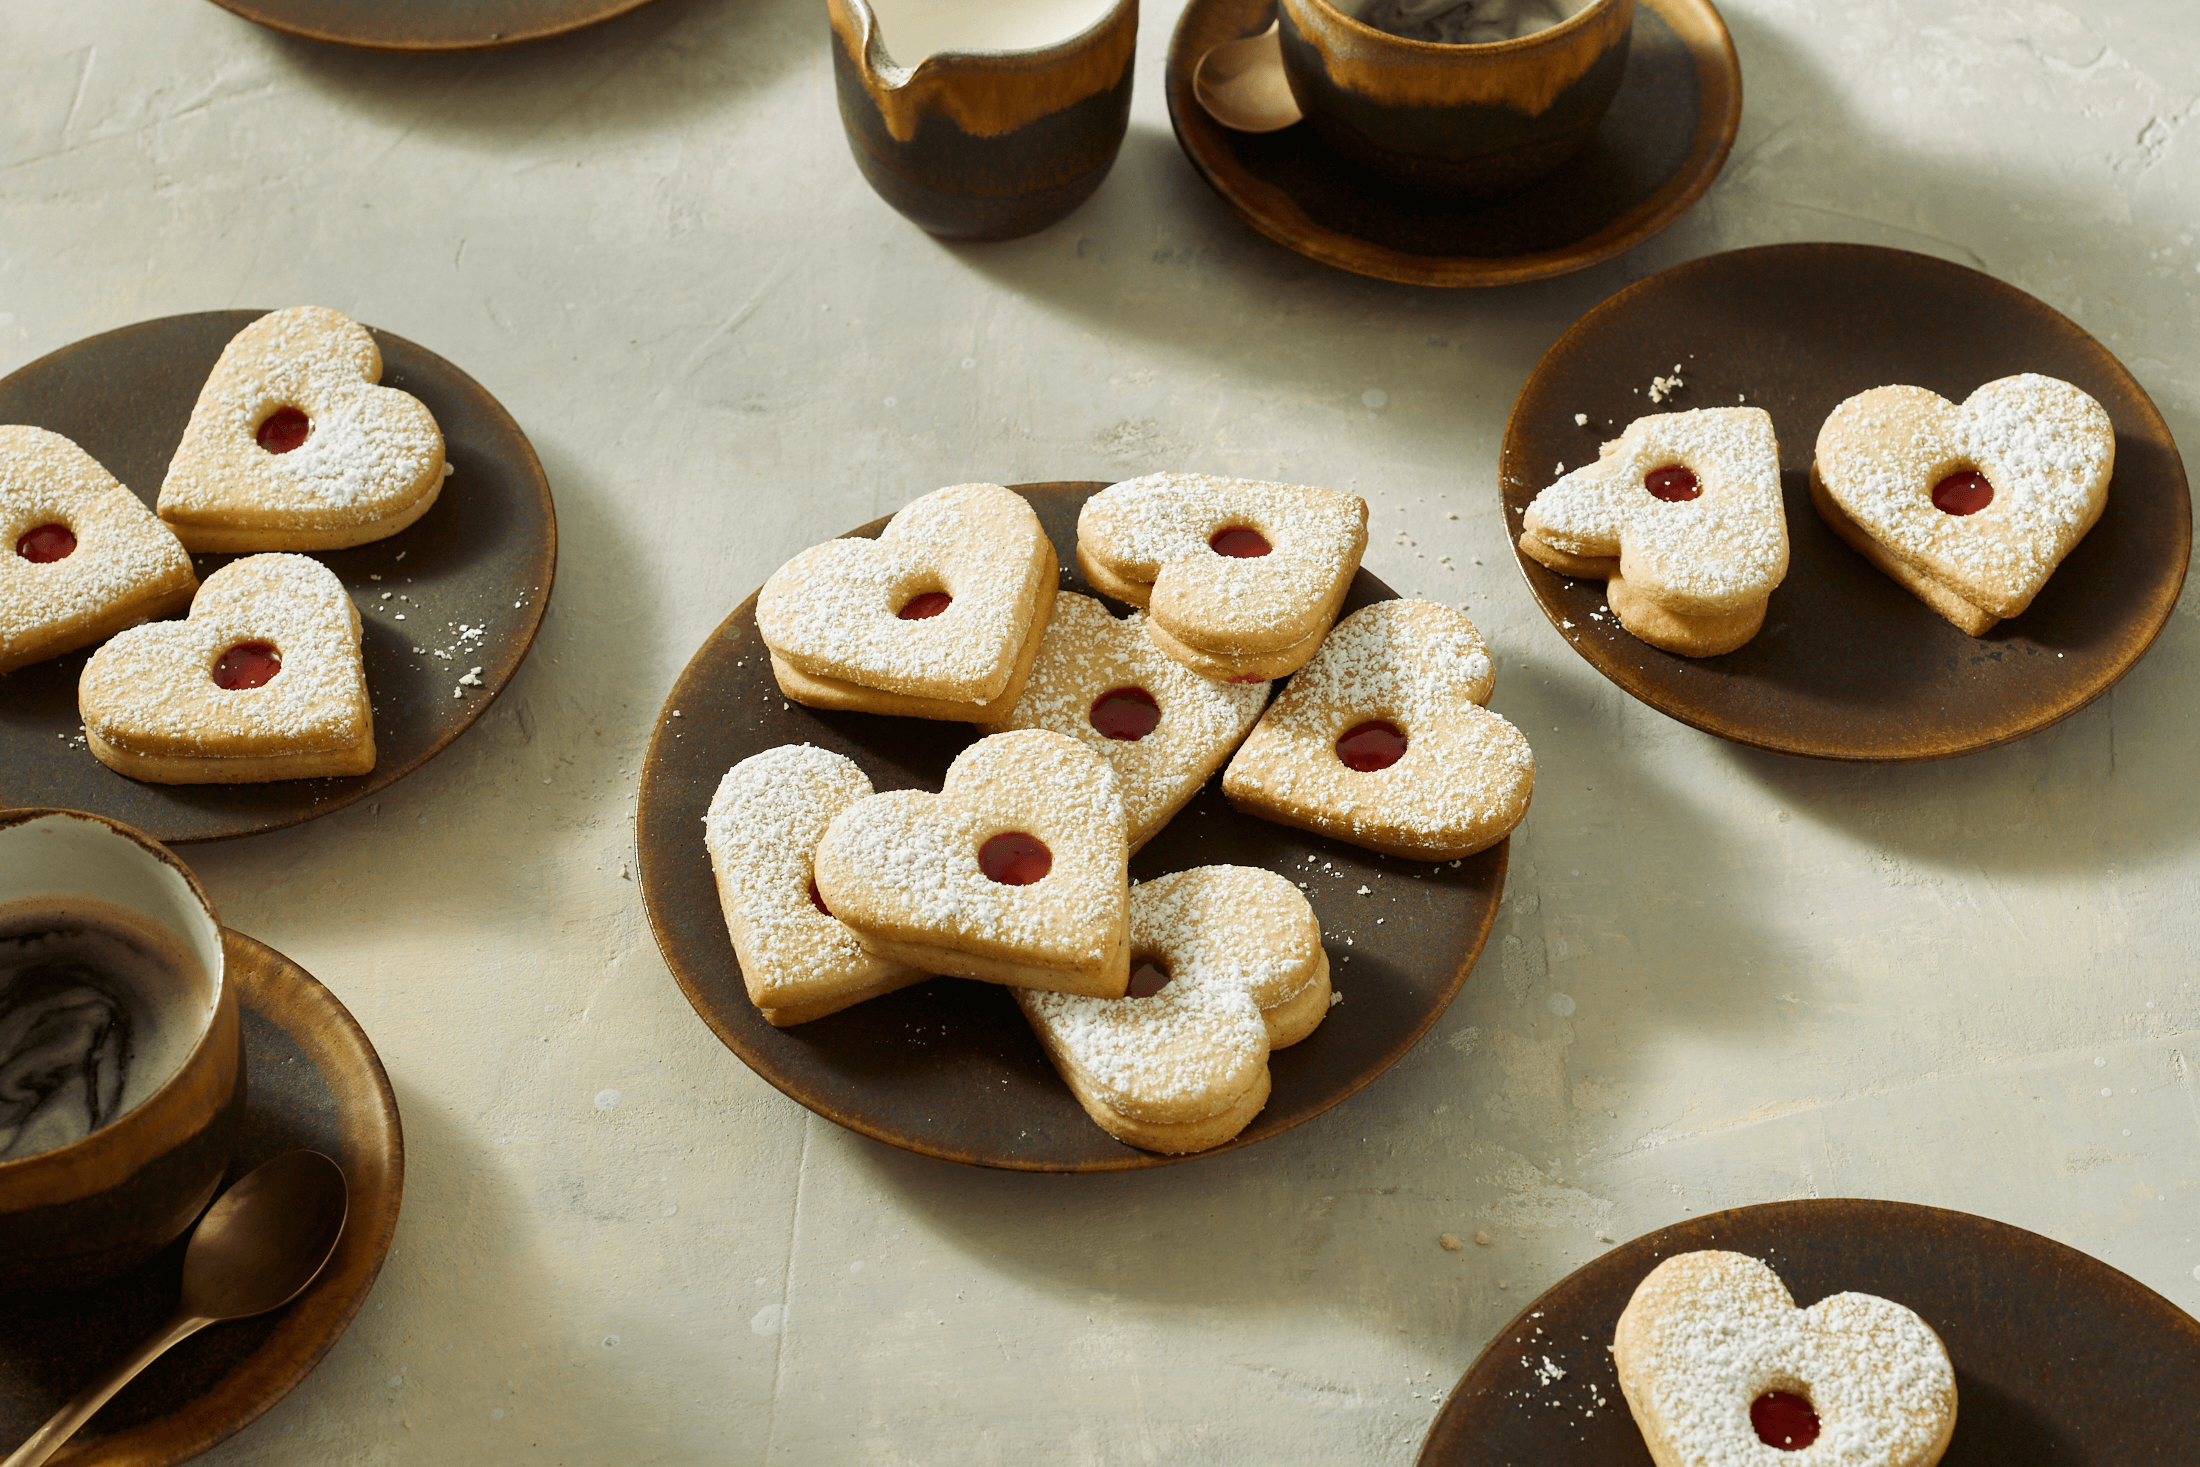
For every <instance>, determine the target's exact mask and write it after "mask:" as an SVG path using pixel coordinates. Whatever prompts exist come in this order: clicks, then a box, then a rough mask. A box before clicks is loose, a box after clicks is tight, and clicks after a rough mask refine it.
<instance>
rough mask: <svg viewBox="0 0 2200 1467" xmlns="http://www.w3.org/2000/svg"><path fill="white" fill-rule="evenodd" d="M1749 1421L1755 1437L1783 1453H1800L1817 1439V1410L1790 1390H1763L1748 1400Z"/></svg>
mask: <svg viewBox="0 0 2200 1467" xmlns="http://www.w3.org/2000/svg"><path fill="white" fill-rule="evenodd" d="M1749 1424H1750V1425H1751V1426H1754V1427H1756V1428H1757V1440H1759V1441H1761V1442H1763V1443H1764V1444H1765V1445H1766V1446H1768V1447H1778V1448H1779V1449H1780V1450H1781V1451H1783V1452H1800V1451H1801V1450H1802V1449H1803V1448H1805V1447H1807V1446H1809V1445H1810V1444H1811V1443H1812V1442H1814V1441H1816V1440H1818V1413H1817V1412H1816V1411H1813V1410H1812V1409H1811V1405H1810V1402H1809V1401H1808V1400H1807V1399H1805V1398H1804V1397H1802V1396H1798V1395H1796V1394H1795V1393H1794V1392H1792V1391H1766V1392H1765V1393H1764V1394H1763V1395H1761V1396H1759V1397H1758V1398H1757V1399H1756V1400H1754V1401H1751V1402H1750V1403H1749Z"/></svg>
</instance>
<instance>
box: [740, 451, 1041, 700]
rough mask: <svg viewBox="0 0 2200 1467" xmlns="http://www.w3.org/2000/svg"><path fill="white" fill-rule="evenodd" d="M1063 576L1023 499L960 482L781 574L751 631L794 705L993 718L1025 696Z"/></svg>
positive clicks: (829, 544)
mask: <svg viewBox="0 0 2200 1467" xmlns="http://www.w3.org/2000/svg"><path fill="white" fill-rule="evenodd" d="M1058 569H1059V567H1058V562H1057V561H1056V559H1055V555H1054V546H1053V544H1052V542H1050V541H1049V540H1048V539H1047V537H1046V532H1045V531H1044V530H1042V529H1041V528H1040V527H1039V517H1038V516H1037V515H1035V514H1033V513H1032V512H1031V506H1030V505H1029V504H1027V503H1025V502H1024V498H1023V496H1022V495H1020V494H1016V493H1014V492H1012V491H1010V490H1007V489H1004V488H1002V487H1001V486H1000V485H998V484H956V485H953V486H951V487H949V488H946V489H939V490H935V491H933V492H932V493H930V494H927V495H925V496H924V497H923V498H922V499H918V500H915V501H913V502H912V503H910V504H908V505H906V506H904V507H903V509H902V510H901V512H900V513H899V514H896V515H895V516H894V517H893V518H892V519H891V520H889V521H887V524H886V528H885V529H884V530H883V531H881V532H880V534H879V537H878V538H877V539H876V540H854V539H849V540H828V541H826V542H825V543H824V544H823V545H813V546H811V547H810V548H809V549H808V550H805V551H803V552H802V553H801V554H800V555H797V556H796V557H795V558H794V559H792V560H790V561H788V562H787V563H786V564H785V565H783V566H781V567H780V568H779V569H778V570H777V571H776V572H774V573H773V575H772V578H771V579H770V580H768V581H766V582H765V583H764V589H763V590H762V591H761V592H759V593H758V595H757V598H756V627H757V631H758V632H759V633H761V634H762V636H763V638H764V643H765V645H766V646H768V647H769V648H771V655H772V671H773V672H774V673H775V674H776V675H777V676H778V679H779V688H780V691H781V692H783V693H785V694H786V695H787V696H788V697H789V698H791V699H793V700H794V701H795V702H797V703H806V704H809V705H810V706H812V707H818V708H854V709H859V710H861V711H863V712H867V713H898V714H902V715H904V716H906V717H911V718H939V719H947V720H950V721H961V722H969V723H985V722H989V721H993V720H997V719H999V718H1000V717H1001V715H1003V714H1004V713H1006V712H1007V711H1008V710H1009V709H1010V708H1011V707H1013V706H1014V704H1015V702H1016V697H1017V695H1018V694H1019V693H1021V692H1022V691H1023V685H1024V678H1025V676H1026V675H1027V674H1028V673H1029V672H1030V671H1031V661H1032V659H1033V658H1034V657H1036V656H1037V655H1038V652H1039V642H1040V639H1041V637H1043V636H1044V635H1045V633H1046V623H1047V616H1048V614H1049V612H1051V611H1052V610H1053V607H1054V583H1055V578H1056V575H1057V572H1058Z"/></svg>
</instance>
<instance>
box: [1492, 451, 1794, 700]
mask: <svg viewBox="0 0 2200 1467" xmlns="http://www.w3.org/2000/svg"><path fill="white" fill-rule="evenodd" d="M1520 549H1521V551H1522V553H1524V554H1526V555H1528V556H1530V557H1532V558H1534V559H1535V560H1538V561H1540V562H1542V563H1543V564H1544V565H1546V566H1549V567H1550V568H1551V569H1552V570H1555V571H1557V572H1558V573H1559V574H1560V575H1566V576H1574V577H1577V578H1583V579H1589V580H1603V581H1605V582H1607V585H1606V588H1605V592H1606V596H1607V597H1608V599H1609V600H1610V602H1611V605H1612V610H1613V611H1614V612H1615V613H1616V614H1617V615H1618V617H1619V624H1620V625H1621V626H1622V627H1624V628H1626V629H1627V631H1628V632H1630V633H1632V634H1633V635H1634V636H1635V637H1637V638H1639V639H1640V640H1642V641H1644V642H1648V643H1649V644H1650V645H1651V646H1653V647H1657V648H1660V649H1662V650H1664V651H1667V652H1677V653H1680V654H1682V655H1683V656H1688V657H1710V656H1716V655H1718V654H1720V653H1724V652H1732V651H1733V650H1735V649H1736V648H1737V647H1740V646H1741V645H1742V644H1743V643H1745V642H1747V641H1748V640H1749V639H1750V638H1751V637H1754V636H1756V635H1757V632H1758V630H1759V629H1760V628H1761V627H1762V626H1763V625H1764V620H1765V602H1766V598H1767V597H1769V596H1770V595H1771V594H1772V591H1773V588H1774V587H1776V586H1778V585H1779V584H1780V582H1781V581H1782V580H1783V579H1784V578H1785V577H1786V575H1787V567H1788V533H1787V512H1786V510H1785V509H1784V508H1783V507H1782V505H1781V500H1780V445H1779V442H1778V440H1777V439H1776V438H1775V437H1774V435H1773V431H1772V417H1771V415H1770V414H1768V413H1766V412H1765V411H1763V410H1762V409H1761V408H1697V409H1695V410H1693V411H1690V412H1684V413H1654V414H1651V415H1650V416H1648V417H1643V418H1637V419H1635V421H1633V422H1632V423H1629V424H1628V425H1627V427H1626V430H1625V431H1623V432H1622V433H1621V434H1620V436H1619V437H1618V438H1616V439H1614V440H1612V441H1611V442H1609V443H1607V444H1605V445H1604V448H1603V451H1602V453H1601V454H1600V455H1599V456H1598V458H1597V460H1596V462H1594V463H1591V464H1587V465H1584V466H1583V467H1581V468H1578V469H1575V470H1574V471H1573V472H1572V473H1570V474H1567V475H1565V476H1564V477H1563V478H1561V479H1560V480H1559V481H1558V482H1557V483H1555V484H1553V485H1551V486H1550V487H1549V488H1547V489H1545V490H1543V491H1542V492H1541V493H1540V494H1538V495H1536V497H1535V499H1534V500H1533V502H1531V503H1530V504H1529V505H1528V509H1527V514H1526V517H1525V519H1524V521H1523V523H1522V527H1521V534H1520Z"/></svg>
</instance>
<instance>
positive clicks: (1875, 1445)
mask: <svg viewBox="0 0 2200 1467" xmlns="http://www.w3.org/2000/svg"><path fill="white" fill-rule="evenodd" d="M1612 1363H1613V1365H1614V1366H1615V1367H1617V1369H1618V1371H1619V1384H1620V1390H1621V1391H1622V1392H1624V1393H1625V1394H1626V1397H1627V1406H1628V1409H1629V1410H1630V1411H1632V1412H1633V1413H1634V1417H1635V1424H1636V1426H1638V1427H1640V1428H1641V1430H1642V1435H1643V1440H1644V1442H1645V1443H1646V1444H1647V1445H1648V1446H1649V1448H1650V1455H1651V1458H1652V1459H1653V1460H1654V1461H1656V1462H1657V1463H1658V1464H1659V1467H1684V1464H1685V1467H1699V1464H1709V1463H1725V1462H1748V1463H1759V1464H1765V1467H1771V1464H1775V1463H1779V1462H1782V1461H1791V1460H1792V1461H1795V1462H1799V1463H1810V1462H1827V1463H1833V1462H1838V1463H1842V1464H1844V1467H1850V1464H1853V1467H1932V1464H1933V1463H1935V1462H1938V1461H1939V1460H1940V1458H1941V1454H1942V1453H1943V1452H1945V1451H1946V1450H1947V1449H1948V1438H1949V1436H1950V1434H1951V1433H1953V1432H1954V1430H1955V1425H1956V1379H1955V1372H1954V1370H1953V1369H1952V1368H1951V1367H1950V1365H1949V1363H1948V1352H1947V1351H1946V1350H1945V1349H1944V1348H1942V1346H1941V1343H1940V1337H1939V1336H1938V1335H1936V1334H1934V1333H1933V1331H1932V1328H1931V1327H1930V1326H1929V1325H1927V1324H1926V1323H1925V1321H1924V1320H1922V1319H1920V1318H1918V1317H1917V1315H1916V1314H1915V1313H1914V1312H1912V1311H1911V1310H1909V1309H1906V1308H1904V1307H1903V1306H1902V1305H1900V1304H1896V1303H1894V1302H1892V1301H1891V1300H1887V1299H1882V1298H1879V1297H1878V1296H1876V1295H1873V1294H1836V1295H1834V1296H1833V1297H1832V1298H1830V1299H1822V1300H1820V1301H1819V1302H1818V1303H1816V1304H1813V1305H1812V1306H1811V1307H1810V1308H1808V1309H1798V1308H1796V1307H1795V1299H1794V1297H1793V1296H1792V1295H1790V1294H1789V1293H1788V1290H1787V1286H1786V1285H1785V1284H1783V1283H1781V1282H1780V1277H1779V1275H1778V1274H1776V1273H1774V1272H1773V1271H1772V1270H1771V1269H1770V1268H1768V1267H1766V1266H1765V1265H1764V1264H1763V1263H1761V1262H1759V1261H1758V1260H1757V1259H1754V1258H1751V1257H1749V1256H1748V1255H1746V1254H1741V1253H1726V1252H1720V1251H1717V1250H1707V1251H1703V1252H1696V1253H1682V1254H1677V1255H1675V1256H1674V1257H1672V1258H1668V1259H1666V1260H1665V1261H1664V1262H1663V1263H1661V1264H1659V1265H1658V1266H1657V1267H1656V1268H1654V1269H1652V1270H1651V1271H1650V1274H1649V1276H1648V1277H1647V1278H1645V1279H1644V1280H1643V1281H1642V1282H1641V1284H1639V1285H1637V1286H1636V1289H1635V1293H1634V1297H1633V1298H1631V1299H1630V1300H1628V1302H1627V1308H1626V1310H1625V1311H1624V1312H1622V1313H1621V1315H1620V1317H1619V1328H1618V1331H1617V1333H1616V1334H1615V1335H1614V1336H1613V1340H1612ZM1814 1443H1815V1445H1813V1444H1814ZM1790 1452H1793V1453H1796V1454H1797V1455H1795V1456H1793V1457H1789V1456H1788V1455H1787V1454H1788V1453H1790Z"/></svg>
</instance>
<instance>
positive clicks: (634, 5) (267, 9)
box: [214, 0, 649, 51]
mask: <svg viewBox="0 0 2200 1467" xmlns="http://www.w3.org/2000/svg"><path fill="white" fill-rule="evenodd" d="M214 3H215V4H217V5H219V6H221V7H222V9H224V10H228V11H233V12H235V13H236V14H238V15H241V16H243V17H244V18H245V19H246V20H254V21H258V22H259V23H260V24H261V25H264V26H266V27H268V28H269V29H270V30H278V31H282V32H284V33H285V34H287V35H293V36H303V37H305V38H306V39H307V40H309V41H333V42H335V43H336V44H337V45H340V46H365V47H368V48H370V49H372V50H376V51H479V50H484V49H487V48H489V47H492V46H509V45H513V44H514V43H516V42H519V41H539V40H542V39H543V38H545V37H547V36H561V35H564V34H565V33H566V32H567V31H577V30H579V29H581V28H582V27H583V26H591V25H594V24H595V23H596V22H597V21H600V20H609V19H610V18H611V17H612V16H614V15H624V14H626V12H628V11H629V10H638V9H640V8H641V7H642V6H643V5H646V4H647V3H649V0H214Z"/></svg>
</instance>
